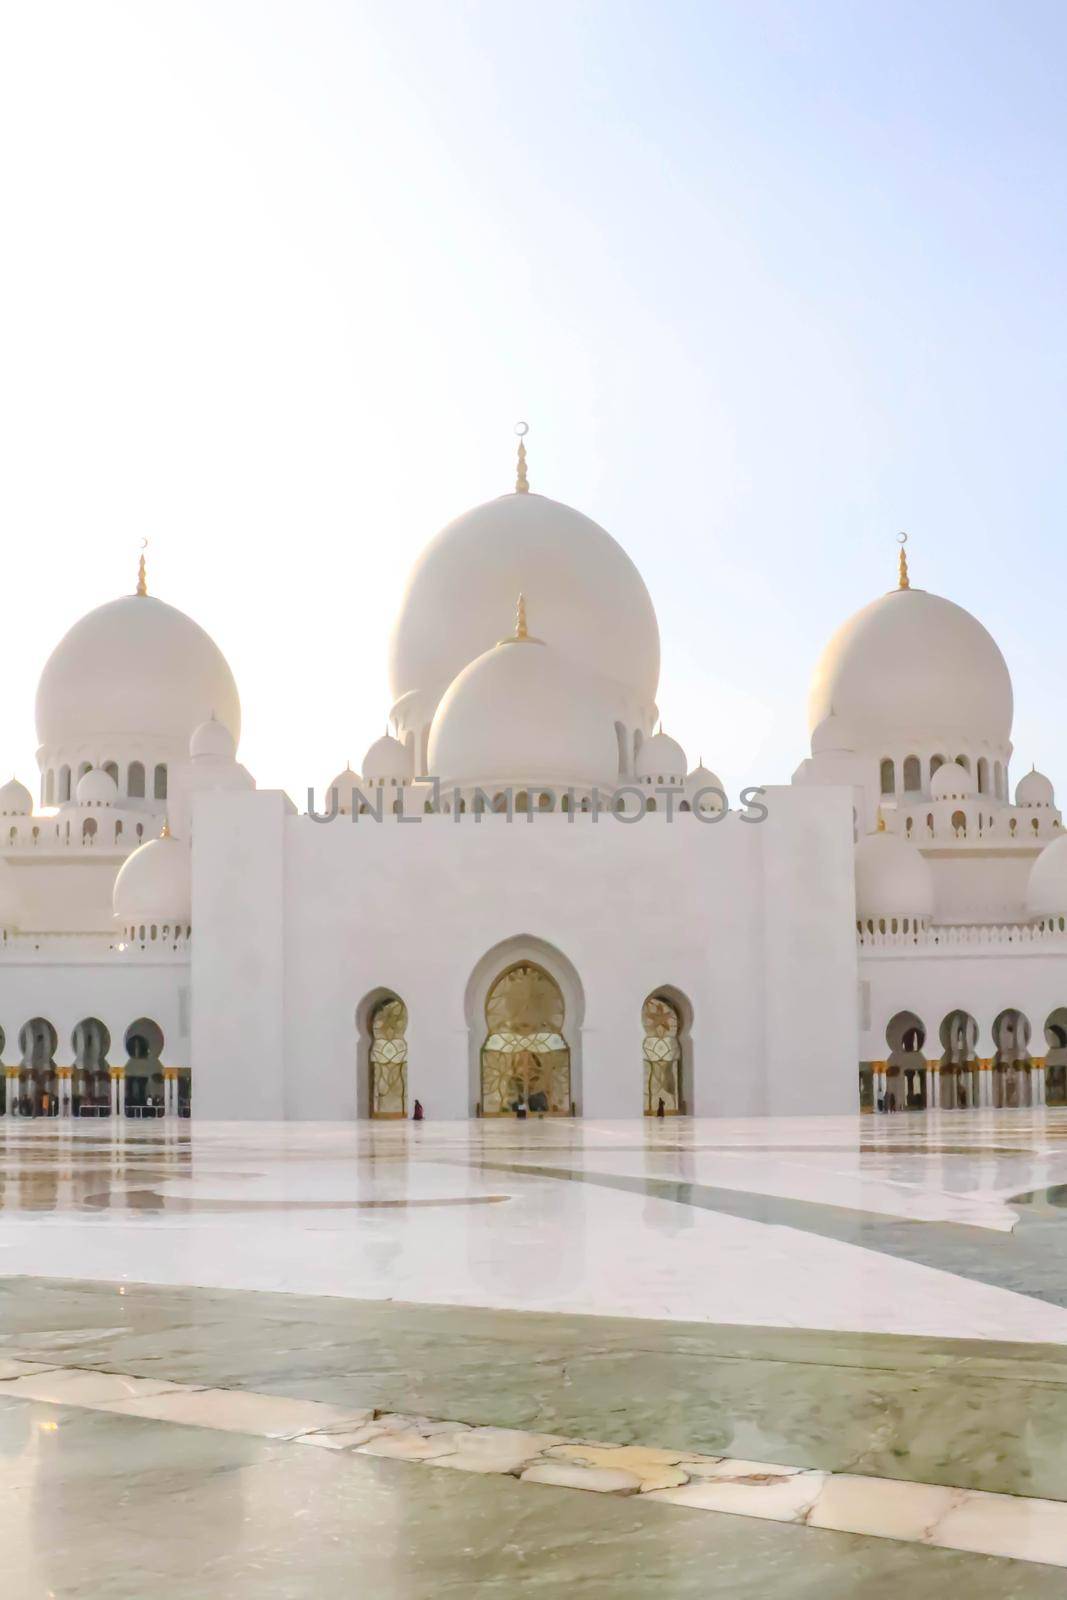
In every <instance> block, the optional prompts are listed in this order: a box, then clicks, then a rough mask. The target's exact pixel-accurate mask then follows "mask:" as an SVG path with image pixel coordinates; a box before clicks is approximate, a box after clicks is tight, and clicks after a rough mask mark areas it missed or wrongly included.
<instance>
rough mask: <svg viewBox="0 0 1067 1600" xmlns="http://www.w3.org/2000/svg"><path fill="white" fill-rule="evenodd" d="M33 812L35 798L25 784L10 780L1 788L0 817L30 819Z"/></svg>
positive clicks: (13, 779) (14, 779) (15, 779)
mask: <svg viewBox="0 0 1067 1600" xmlns="http://www.w3.org/2000/svg"><path fill="white" fill-rule="evenodd" d="M32 811H33V796H32V794H31V793H30V791H29V790H28V789H27V787H26V785H25V784H24V783H20V782H19V780H18V779H17V778H9V779H8V781H7V783H5V784H4V785H3V787H2V788H0V817H28V816H29V815H30V814H31V812H32Z"/></svg>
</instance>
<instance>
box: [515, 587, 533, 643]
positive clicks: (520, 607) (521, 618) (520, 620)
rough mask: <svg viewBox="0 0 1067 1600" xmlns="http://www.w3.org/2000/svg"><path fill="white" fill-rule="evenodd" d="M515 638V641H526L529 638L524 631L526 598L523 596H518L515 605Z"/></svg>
mask: <svg viewBox="0 0 1067 1600" xmlns="http://www.w3.org/2000/svg"><path fill="white" fill-rule="evenodd" d="M515 637H516V639H528V638H529V637H530V635H529V633H528V632H527V630H526V596H525V595H524V594H520V596H519V598H518V600H517V601H516V603H515Z"/></svg>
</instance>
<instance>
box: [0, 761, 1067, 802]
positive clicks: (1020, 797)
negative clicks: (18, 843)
mask: <svg viewBox="0 0 1067 1600" xmlns="http://www.w3.org/2000/svg"><path fill="white" fill-rule="evenodd" d="M0 792H2V791H0ZM1015 804H1016V805H1017V806H1049V807H1053V806H1055V804H1056V796H1055V793H1054V792H1053V788H1052V781H1051V779H1049V778H1046V777H1045V774H1044V773H1043V772H1038V770H1037V768H1036V767H1033V768H1031V770H1030V771H1029V772H1028V773H1026V774H1025V776H1024V777H1022V778H1020V779H1019V781H1018V783H1017V784H1016V785H1015Z"/></svg>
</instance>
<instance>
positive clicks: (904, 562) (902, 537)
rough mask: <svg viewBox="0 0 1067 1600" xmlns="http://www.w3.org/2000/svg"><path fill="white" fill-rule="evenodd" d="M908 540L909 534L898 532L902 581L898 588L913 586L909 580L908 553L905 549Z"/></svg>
mask: <svg viewBox="0 0 1067 1600" xmlns="http://www.w3.org/2000/svg"><path fill="white" fill-rule="evenodd" d="M907 542H908V536H907V534H906V533H898V534H897V544H899V546H900V581H899V582H898V584H897V588H898V589H910V588H911V584H910V582H909V581H908V553H907V551H906V550H905V549H904V546H905V545H906V544H907Z"/></svg>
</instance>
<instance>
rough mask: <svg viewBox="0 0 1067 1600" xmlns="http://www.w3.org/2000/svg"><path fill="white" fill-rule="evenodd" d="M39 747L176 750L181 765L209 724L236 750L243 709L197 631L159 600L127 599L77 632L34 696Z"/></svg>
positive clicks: (65, 641)
mask: <svg viewBox="0 0 1067 1600" xmlns="http://www.w3.org/2000/svg"><path fill="white" fill-rule="evenodd" d="M36 711H37V739H38V742H39V743H40V745H41V746H42V747H43V748H45V749H49V750H62V749H63V748H64V747H66V746H70V745H78V744H80V743H82V742H83V741H84V740H86V739H88V738H93V737H97V736H104V737H106V736H108V735H116V736H117V735H135V736H136V735H145V736H146V737H149V738H153V739H157V740H173V741H174V742H175V743H176V744H177V745H178V746H179V748H180V753H181V755H182V756H184V754H185V751H186V750H187V749H188V747H189V740H190V738H191V736H192V733H193V730H194V729H195V728H196V727H198V726H199V724H200V723H202V722H203V721H204V720H205V718H207V717H210V716H211V715H212V714H214V715H215V716H217V717H218V719H219V720H220V721H221V722H224V723H225V724H226V726H227V727H228V728H229V730H230V732H231V733H232V734H233V736H234V739H235V740H236V739H237V738H238V737H239V736H240V732H241V706H240V702H239V700H238V698H237V687H236V685H235V683H234V681H233V675H232V673H231V672H230V669H229V667H228V666H227V665H226V661H225V658H224V657H223V655H222V652H221V651H220V650H219V648H218V646H217V645H216V644H215V643H214V641H213V640H212V639H210V638H209V637H208V635H207V634H206V633H205V632H204V630H203V628H201V627H200V626H199V624H198V623H196V622H194V621H193V620H192V618H191V617H187V616H186V615H185V613H184V612H182V611H177V610H175V608H174V607H173V606H168V605H167V604H166V602H165V601H163V600H157V599H156V598H155V596H154V595H147V594H144V595H142V594H132V595H124V596H123V597H122V599H121V600H112V601H109V603H108V604H107V605H103V606H98V607H97V609H96V610H95V611H90V612H89V614H88V616H85V617H82V619H81V621H80V622H76V623H75V624H74V626H73V628H71V629H70V631H69V633H66V634H65V635H64V636H63V638H62V639H61V640H60V641H59V643H58V644H57V645H56V647H55V649H54V650H53V651H52V654H51V655H50V656H49V658H48V660H47V661H46V662H45V666H44V671H43V672H42V673H41V678H40V682H39V684H38V686H37V708H36Z"/></svg>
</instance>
